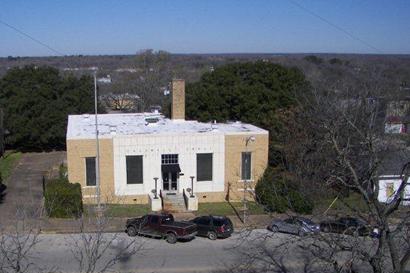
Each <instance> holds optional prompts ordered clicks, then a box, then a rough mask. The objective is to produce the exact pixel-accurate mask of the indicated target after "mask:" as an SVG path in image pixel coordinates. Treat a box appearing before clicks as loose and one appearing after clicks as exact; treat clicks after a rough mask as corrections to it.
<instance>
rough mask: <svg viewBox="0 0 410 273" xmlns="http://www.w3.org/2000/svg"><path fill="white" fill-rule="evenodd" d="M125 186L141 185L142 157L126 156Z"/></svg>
mask: <svg viewBox="0 0 410 273" xmlns="http://www.w3.org/2000/svg"><path fill="white" fill-rule="evenodd" d="M126 165H127V166H126V168H127V184H142V183H143V175H142V174H143V170H142V155H129V156H126Z"/></svg>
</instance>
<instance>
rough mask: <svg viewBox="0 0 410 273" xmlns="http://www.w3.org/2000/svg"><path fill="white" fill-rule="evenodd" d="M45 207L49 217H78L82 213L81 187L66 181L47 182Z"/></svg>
mask: <svg viewBox="0 0 410 273" xmlns="http://www.w3.org/2000/svg"><path fill="white" fill-rule="evenodd" d="M44 197H45V207H46V211H47V214H48V216H49V217H55V218H70V217H80V216H81V214H82V212H83V201H82V195H81V185H80V184H79V183H75V184H72V183H69V182H68V180H67V179H61V178H60V179H54V180H50V181H47V183H46V190H45V194H44Z"/></svg>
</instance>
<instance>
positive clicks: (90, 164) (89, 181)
mask: <svg viewBox="0 0 410 273" xmlns="http://www.w3.org/2000/svg"><path fill="white" fill-rule="evenodd" d="M95 174H96V171H95V157H86V158H85V177H86V185H87V186H95V185H96V177H95V176H96V175H95Z"/></svg>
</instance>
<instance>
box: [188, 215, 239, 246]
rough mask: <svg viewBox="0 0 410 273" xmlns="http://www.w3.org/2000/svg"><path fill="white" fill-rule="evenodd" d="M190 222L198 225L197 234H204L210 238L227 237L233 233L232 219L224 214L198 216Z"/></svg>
mask: <svg viewBox="0 0 410 273" xmlns="http://www.w3.org/2000/svg"><path fill="white" fill-rule="evenodd" d="M191 222H193V223H195V224H196V225H197V226H198V235H199V236H206V237H208V238H209V239H211V240H216V239H217V238H227V237H229V236H231V234H232V233H233V224H232V221H231V220H230V219H229V218H228V217H225V216H212V215H209V216H199V217H196V218H195V219H192V220H191Z"/></svg>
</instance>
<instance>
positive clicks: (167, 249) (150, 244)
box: [32, 230, 293, 273]
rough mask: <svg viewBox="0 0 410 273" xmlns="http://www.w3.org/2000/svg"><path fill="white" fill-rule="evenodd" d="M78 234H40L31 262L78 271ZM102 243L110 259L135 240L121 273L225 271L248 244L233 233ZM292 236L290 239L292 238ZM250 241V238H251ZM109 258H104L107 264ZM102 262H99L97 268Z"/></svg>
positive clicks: (282, 237)
mask: <svg viewBox="0 0 410 273" xmlns="http://www.w3.org/2000/svg"><path fill="white" fill-rule="evenodd" d="M266 233H267V231H266V230H257V231H254V232H253V233H252V234H253V235H252V237H251V238H257V237H259V236H260V234H266ZM81 236H82V235H80V234H72V235H67V234H66V235H61V234H43V235H40V236H39V243H38V244H37V245H36V247H35V249H34V250H33V251H32V253H34V254H33V256H32V261H33V262H34V263H36V264H41V265H42V266H43V267H47V268H54V269H58V270H60V271H61V272H78V263H76V262H75V261H74V260H73V255H72V253H71V250H72V249H76V248H75V247H74V248H73V244H72V242H74V241H77V242H82V239H81ZM104 236H105V240H108V241H110V240H112V237H113V236H118V237H116V239H114V240H113V241H112V242H111V246H110V247H109V255H105V257H108V256H109V257H113V256H114V255H115V254H116V253H117V251H118V248H119V246H123V245H125V244H127V242H130V240H136V241H135V243H136V246H141V247H142V249H141V250H139V251H138V252H137V253H136V254H134V255H132V256H131V257H125V258H124V259H122V260H121V261H120V262H119V263H118V264H117V265H116V266H115V267H114V269H116V270H118V271H120V272H141V273H148V272H158V273H160V272H166V273H171V272H172V273H174V272H175V273H177V272H181V273H182V272H224V271H226V270H228V269H229V268H230V267H231V266H232V265H234V264H236V263H238V262H240V260H241V255H242V254H241V252H242V251H247V250H249V248H250V245H249V244H247V243H245V244H242V245H238V244H239V243H241V242H243V240H242V237H241V234H239V233H235V234H234V235H233V236H232V237H231V238H228V239H223V240H222V239H221V240H216V241H211V240H209V239H207V238H202V237H196V238H195V239H193V240H192V241H187V242H180V241H178V242H177V243H176V244H174V245H171V244H168V243H167V242H166V241H164V240H160V239H152V238H145V237H133V238H131V237H128V236H127V235H126V234H112V233H111V234H104ZM275 236H276V237H275V238H276V239H275V240H277V241H282V240H287V238H288V237H289V235H284V234H277V235H275ZM291 237H293V236H291ZM251 241H253V239H251ZM107 260H108V258H104V261H107ZM101 265H102V263H100V266H101Z"/></svg>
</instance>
